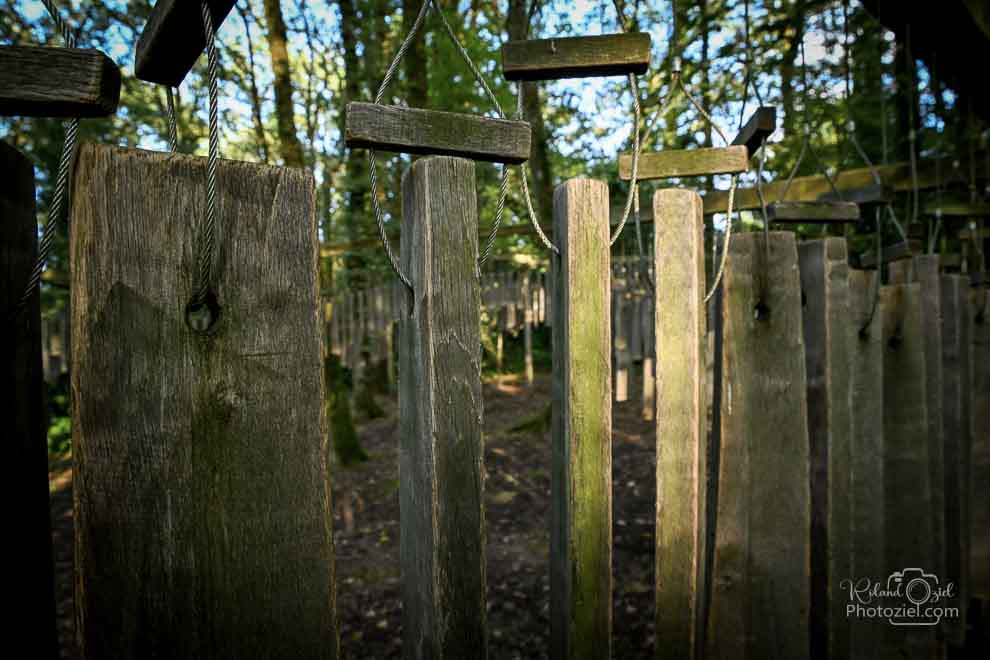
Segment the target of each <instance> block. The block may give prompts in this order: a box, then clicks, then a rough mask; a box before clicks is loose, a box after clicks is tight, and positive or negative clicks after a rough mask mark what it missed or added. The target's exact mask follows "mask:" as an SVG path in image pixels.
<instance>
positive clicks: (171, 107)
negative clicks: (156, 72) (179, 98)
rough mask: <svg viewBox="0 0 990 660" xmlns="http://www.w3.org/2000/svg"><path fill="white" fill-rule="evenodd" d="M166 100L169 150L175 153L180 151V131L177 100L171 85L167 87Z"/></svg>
mask: <svg viewBox="0 0 990 660" xmlns="http://www.w3.org/2000/svg"><path fill="white" fill-rule="evenodd" d="M165 100H166V102H167V105H168V150H169V151H171V152H175V151H178V149H179V129H178V127H177V125H176V121H175V99H174V98H173V95H172V87H171V85H165Z"/></svg>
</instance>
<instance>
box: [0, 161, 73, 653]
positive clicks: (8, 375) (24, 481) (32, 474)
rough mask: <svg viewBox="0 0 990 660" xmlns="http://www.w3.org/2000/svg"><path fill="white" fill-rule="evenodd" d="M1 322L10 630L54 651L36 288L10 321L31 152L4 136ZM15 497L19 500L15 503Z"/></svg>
mask: <svg viewBox="0 0 990 660" xmlns="http://www.w3.org/2000/svg"><path fill="white" fill-rule="evenodd" d="M0 176H2V179H3V182H4V183H3V185H2V186H0V218H3V222H2V223H0V309H2V310H3V314H4V316H3V325H2V330H0V352H2V358H3V359H2V360H0V364H2V365H3V382H5V383H7V384H6V385H4V386H3V391H4V392H6V393H7V394H5V395H4V396H3V397H2V401H3V403H2V404H0V414H2V415H3V420H4V425H5V426H6V427H7V431H6V432H5V433H4V437H5V439H6V442H5V451H4V463H5V465H6V466H7V470H6V476H5V478H4V480H3V482H4V492H5V493H6V497H7V498H8V499H7V501H8V502H11V503H12V506H9V507H7V519H8V520H9V525H10V527H9V529H10V530H11V531H10V535H11V538H12V539H13V538H14V537H16V542H13V543H8V544H7V549H6V553H7V556H8V557H9V561H11V562H12V564H11V567H16V568H14V570H12V571H10V572H9V574H8V575H9V577H8V580H7V589H6V591H7V593H8V594H9V596H10V598H11V599H13V601H14V602H16V606H15V607H12V608H11V609H10V611H9V619H8V623H7V625H8V626H9V627H8V628H7V630H8V633H7V636H8V638H9V639H11V640H15V643H20V644H21V645H22V648H25V649H27V648H30V649H31V655H37V657H39V658H48V659H50V660H51V659H54V658H57V657H58V655H59V653H58V638H57V636H56V634H55V599H54V593H55V587H54V584H53V581H52V574H53V565H52V528H51V520H50V517H49V516H50V509H49V503H48V453H47V451H46V448H47V445H48V443H47V440H46V432H47V429H46V428H45V423H46V415H45V411H44V408H43V401H44V397H43V392H44V381H43V375H42V363H41V304H40V295H39V294H38V293H37V292H35V294H34V295H33V296H31V298H30V300H29V301H28V304H27V306H26V307H25V308H24V309H23V310H22V311H21V313H20V314H19V315H18V316H17V318H16V319H15V320H14V321H13V322H12V321H10V319H8V317H7V315H8V314H9V313H10V311H11V310H13V309H14V307H15V306H16V305H17V303H18V302H19V301H20V299H21V295H22V294H23V293H24V287H25V286H26V285H27V282H28V278H29V277H30V275H31V270H32V269H33V268H34V261H35V258H36V255H37V251H38V218H37V216H36V215H35V203H34V166H33V165H32V164H31V161H30V160H29V159H28V157H27V156H25V155H24V154H22V153H21V152H19V151H17V150H16V149H14V148H13V147H11V146H9V145H7V144H6V143H5V142H0ZM13 503H16V504H13Z"/></svg>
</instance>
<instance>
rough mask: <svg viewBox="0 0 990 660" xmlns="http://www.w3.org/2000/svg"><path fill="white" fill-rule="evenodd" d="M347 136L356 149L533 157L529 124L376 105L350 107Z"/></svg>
mask: <svg viewBox="0 0 990 660" xmlns="http://www.w3.org/2000/svg"><path fill="white" fill-rule="evenodd" d="M345 123H346V126H345V135H344V138H345V140H346V142H347V146H348V147H350V148H351V149H378V150H381V151H395V152H398V153H403V154H419V155H422V156H458V157H461V158H469V159H471V160H481V161H490V162H495V163H507V164H510V165H518V164H519V163H524V162H526V160H527V159H529V144H530V139H531V136H532V131H531V130H530V127H529V124H528V123H526V122H524V121H510V120H508V119H492V118H490V117H481V116H478V115H467V114H461V113H456V112H440V111H438V110H420V109H418V108H405V107H400V106H396V105H379V104H377V103H348V104H347V117H346V119H345Z"/></svg>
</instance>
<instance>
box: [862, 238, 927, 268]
mask: <svg viewBox="0 0 990 660" xmlns="http://www.w3.org/2000/svg"><path fill="white" fill-rule="evenodd" d="M920 251H921V245H920V242H918V241H900V242H898V243H894V244H892V245H889V246H887V247H885V248H884V249H883V253H882V254H881V259H880V261H879V263H882V264H890V263H894V262H895V261H903V260H904V259H910V258H911V257H913V256H914V255H915V254H916V253H917V252H920ZM849 265H850V266H852V267H853V268H858V269H860V270H873V269H875V268H876V267H877V265H878V261H877V255H876V253H875V252H873V251H870V252H864V253H863V254H862V255H860V256H859V257H853V256H850V260H849Z"/></svg>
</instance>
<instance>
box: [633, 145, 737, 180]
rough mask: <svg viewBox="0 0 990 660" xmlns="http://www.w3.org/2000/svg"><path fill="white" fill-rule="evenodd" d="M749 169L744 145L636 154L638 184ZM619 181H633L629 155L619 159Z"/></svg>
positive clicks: (731, 172)
mask: <svg viewBox="0 0 990 660" xmlns="http://www.w3.org/2000/svg"><path fill="white" fill-rule="evenodd" d="M747 169H749V154H748V153H747V151H746V147H744V146H734V147H713V148H704V149H667V150H664V151H654V152H651V153H645V154H640V155H639V168H638V171H637V173H636V175H637V176H636V178H637V179H638V180H639V181H652V180H655V179H672V178H674V177H682V176H703V175H706V174H737V173H739V172H745V171H746V170H747ZM619 178H620V179H622V180H623V181H628V180H630V179H631V178H632V154H622V155H621V156H619Z"/></svg>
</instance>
